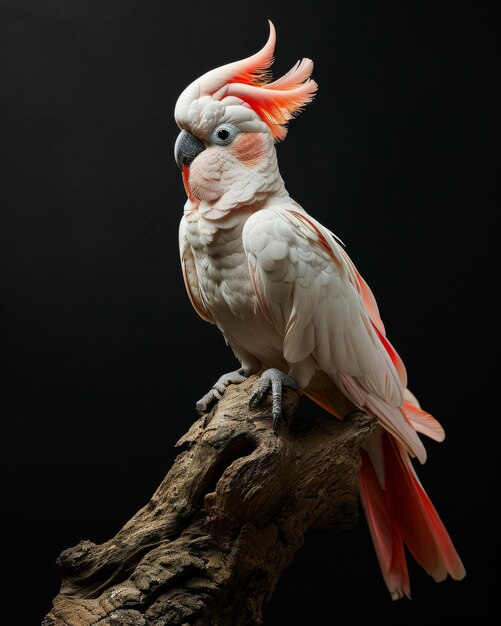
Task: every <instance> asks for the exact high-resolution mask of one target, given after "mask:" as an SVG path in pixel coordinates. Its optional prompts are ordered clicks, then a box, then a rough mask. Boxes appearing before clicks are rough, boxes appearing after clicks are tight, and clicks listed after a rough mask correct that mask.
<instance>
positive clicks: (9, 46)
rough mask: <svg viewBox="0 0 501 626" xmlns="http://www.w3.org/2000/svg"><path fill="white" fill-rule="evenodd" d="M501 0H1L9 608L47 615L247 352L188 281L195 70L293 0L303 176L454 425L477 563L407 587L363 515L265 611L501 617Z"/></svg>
mask: <svg viewBox="0 0 501 626" xmlns="http://www.w3.org/2000/svg"><path fill="white" fill-rule="evenodd" d="M495 4H496V3H494V2H492V3H490V2H479V1H472V2H463V3H458V2H423V1H419V2H402V1H398V2H397V1H396V2H368V3H360V2H355V1H352V0H344V1H334V2H331V3H324V6H323V7H322V6H320V4H315V3H312V2H295V1H291V0H289V2H278V1H270V2H266V3H264V6H260V5H259V3H256V2H255V1H253V2H243V1H242V2H239V3H237V2H236V1H234V2H227V1H226V0H218V2H205V3H195V2H177V3H172V2H167V1H165V0H144V1H139V0H137V1H134V0H120V1H118V0H117V1H113V2H111V1H110V0H93V1H91V0H87V1H85V0H38V1H35V0H32V1H29V0H1V1H0V28H1V39H0V64H1V68H2V74H1V87H0V101H1V106H2V112H1V117H0V125H1V128H0V133H1V136H0V140H1V146H2V159H3V162H2V165H1V172H2V175H3V176H2V178H3V182H2V187H1V212H0V219H1V226H0V228H1V230H0V238H1V242H0V243H1V247H0V253H1V255H2V263H1V294H2V314H3V316H4V321H3V323H2V330H3V331H4V335H5V336H4V339H3V340H2V349H1V351H2V354H3V356H4V357H5V358H6V365H7V371H6V374H5V375H4V379H3V382H4V383H5V390H6V393H5V395H4V396H3V397H4V400H3V402H2V404H3V405H4V407H5V408H4V409H3V410H2V413H3V417H2V422H1V423H2V435H3V436H2V441H3V457H4V461H5V469H4V470H3V476H2V490H3V497H2V500H3V503H4V511H5V512H4V518H3V519H4V521H5V523H6V527H7V530H6V531H4V532H5V533H6V534H5V536H6V538H7V544H8V545H7V551H6V554H7V556H8V557H9V558H7V559H6V560H5V562H4V565H3V570H4V573H5V574H8V576H7V579H6V580H4V582H3V584H2V597H3V602H2V605H3V606H2V611H4V613H3V621H4V623H9V624H16V625H18V624H19V625H24V624H26V625H28V624H38V623H39V622H40V621H41V618H42V616H43V614H44V613H45V612H46V611H47V610H48V609H49V607H50V601H51V599H52V597H53V596H54V595H55V594H56V593H57V590H58V584H59V580H60V579H59V575H58V573H57V572H56V569H55V567H54V561H55V559H56V557H57V556H58V554H59V553H60V552H61V550H63V549H64V548H66V547H69V546H72V545H75V544H76V543H78V541H79V540H81V539H91V540H92V541H95V542H101V541H104V540H106V539H108V538H110V537H111V536H112V535H113V534H114V533H115V532H116V531H117V530H118V529H119V528H120V527H121V525H122V524H123V523H124V522H125V521H126V520H127V519H128V518H129V517H130V516H131V515H132V514H133V513H134V512H135V511H136V510H137V509H138V508H140V507H141V506H142V505H144V504H145V503H146V501H147V500H148V498H149V496H150V495H151V493H152V492H153V490H154V488H155V487H156V485H157V484H158V483H159V482H160V480H161V478H162V477H163V476H164V474H165V472H166V471H167V469H168V468H169V466H170V464H171V462H172V459H173V458H174V450H173V446H174V443H175V442H176V441H177V439H178V438H179V437H180V436H181V435H182V434H183V433H184V432H185V431H186V430H187V428H188V427H189V425H190V424H191V422H192V420H193V419H194V417H195V411H194V402H195V400H196V399H197V398H198V397H200V396H201V395H202V394H203V393H205V391H206V390H207V389H208V387H209V386H210V385H211V384H212V383H213V382H214V380H215V379H216V378H217V377H218V376H219V375H220V374H221V373H223V372H225V371H228V370H229V369H233V368H234V366H235V361H234V359H233V356H232V354H231V352H230V351H229V350H228V349H227V348H226V347H225V345H224V342H223V339H222V337H221V336H220V335H219V333H218V331H217V329H215V328H213V327H211V326H210V325H208V324H204V323H203V322H202V321H201V320H200V319H199V318H198V317H197V316H196V314H195V313H194V312H193V311H192V309H191V306H190V304H189V302H188V299H187V297H186V295H185V291H184V286H183V283H182V278H181V272H180V268H179V261H178V249H177V228H178V223H179V219H180V217H181V211H182V206H183V203H184V192H183V188H182V184H181V181H180V176H179V173H178V171H177V169H176V166H175V164H174V161H173V156H172V151H173V143H174V141H175V137H176V135H177V130H176V127H175V124H174V121H173V116H172V113H173V108H174V104H175V101H176V99H177V96H178V95H179V93H180V92H181V91H182V89H184V87H185V86H186V85H187V84H188V83H189V82H191V81H192V80H193V79H194V78H195V77H197V76H199V75H200V74H201V73H203V72H205V71H207V70H208V69H211V68H212V67H215V66H217V65H221V64H223V63H226V62H229V61H232V60H235V59H236V58H241V57H244V56H247V55H249V54H250V53H252V52H254V51H255V50H257V49H258V48H259V47H260V46H261V45H262V44H263V43H264V41H265V40H266V37H267V25H266V19H267V18H268V17H269V18H271V19H273V20H274V22H275V25H276V27H277V31H278V45H277V52H276V56H277V61H276V64H275V73H276V75H277V76H278V75H280V73H283V72H284V71H286V70H287V69H289V67H290V66H291V65H292V64H293V63H294V62H295V61H296V60H297V59H298V58H301V57H302V56H310V57H312V58H313V59H314V60H315V62H316V69H315V72H314V77H315V79H316V80H317V81H318V83H319V86H320V87H319V92H318V96H317V98H316V100H315V102H314V103H313V104H312V105H311V106H310V107H308V109H307V111H305V112H304V113H303V114H302V115H301V116H300V118H299V119H298V120H296V121H294V122H293V123H292V124H291V127H290V133H289V136H288V137H287V139H286V141H285V143H284V144H282V145H279V146H278V151H279V160H280V164H281V172H282V175H283V177H284V179H285V182H286V186H287V188H288V190H289V191H290V193H291V195H292V196H293V197H294V198H295V199H296V200H297V201H299V202H300V203H301V204H302V205H303V206H304V207H305V208H306V210H307V211H308V212H310V213H311V214H313V215H314V216H316V217H317V218H318V219H320V220H321V221H322V222H323V223H324V224H325V225H326V226H328V227H330V228H331V229H332V230H334V231H335V232H336V233H337V234H338V235H339V236H340V237H341V238H342V239H343V240H344V241H345V243H346V245H347V250H348V252H349V254H350V256H351V257H352V259H353V260H354V261H355V263H356V264H357V266H358V268H359V270H360V271H361V273H362V274H363V275H364V276H365V278H366V280H367V281H368V282H369V284H370V285H371V286H372V288H373V290H374V292H375V294H376V297H377V299H378V302H379V305H380V309H381V312H382V316H383V320H384V321H385V324H386V327H387V331H388V335H389V338H390V340H391V341H392V342H393V343H394V345H395V346H396V347H397V349H398V350H399V352H400V354H401V355H402V357H403V359H404V361H405V362H406V365H407V368H408V371H409V379H410V382H409V384H410V388H411V389H412V390H413V391H414V392H415V393H416V395H417V396H418V397H419V398H420V400H421V402H422V404H423V405H424V407H425V408H427V409H428V410H430V411H431V412H433V413H434V414H435V415H436V416H437V417H438V418H439V419H440V420H441V421H442V423H443V425H444V426H445V428H446V431H447V434H448V437H447V439H446V441H445V443H443V444H442V445H438V444H434V443H433V442H431V443H430V444H429V445H428V446H427V447H428V451H429V461H428V463H427V464H426V466H425V467H423V468H421V469H420V476H421V477H422V480H423V482H424V484H425V486H426V488H427V490H428V492H429V494H430V495H431V497H432V499H433V500H434V502H435V504H436V506H437V508H438V510H439V511H440V513H441V515H442V517H443V519H444V521H445V522H446V525H447V526H448V528H449V530H450V532H451V535H452V536H453V538H454V540H455V543H456V545H457V548H458V550H459V552H460V553H461V555H462V557H463V559H464V562H465V565H466V568H467V570H468V576H467V578H466V579H465V580H464V581H463V582H461V583H454V582H452V581H450V580H449V581H447V582H445V583H442V584H440V585H436V584H435V583H434V582H433V581H432V580H431V579H430V578H429V577H428V576H427V575H426V574H425V573H423V572H422V571H421V570H420V569H419V568H417V567H415V566H414V564H412V565H411V575H412V580H411V583H412V590H413V600H412V602H408V601H402V602H399V603H392V602H391V601H390V599H389V596H388V594H387V592H386V589H385V586H384V584H383V581H382V579H381V577H380V574H379V570H378V566H377V562H376V559H375V556H374V552H373V549H372V546H371V542H370V538H369V534H368V531H367V528H366V526H365V521H363V520H361V521H360V523H359V524H358V525H357V527H356V528H354V529H353V530H352V531H350V532H347V533H344V534H343V535H339V536H332V535H329V534H313V535H311V536H310V537H308V538H307V540H306V544H305V547H304V548H303V549H302V550H301V551H300V552H299V553H298V555H297V557H296V559H295V561H294V563H293V564H292V565H291V566H290V568H289V569H288V570H287V571H286V572H285V573H284V575H283V577H282V579H281V580H280V582H279V585H278V587H277V589H276V592H275V594H274V597H273V600H272V601H271V603H270V605H269V607H268V609H267V612H266V614H265V624H266V625H267V626H272V625H276V626H278V625H282V624H288V625H299V624H325V623H343V622H344V621H347V620H348V619H350V621H352V622H353V623H357V624H383V623H384V624H414V623H416V624H417V623H420V624H421V623H425V622H427V623H453V622H454V623H457V622H462V621H464V622H465V623H466V622H471V620H472V619H476V621H477V623H479V622H480V623H482V622H483V619H482V616H485V615H487V612H488V610H489V609H492V605H493V601H494V599H495V598H494V593H495V585H496V582H495V581H496V575H495V563H496V541H495V539H496V534H497V526H498V524H497V519H496V516H495V515H494V513H493V511H492V510H491V503H492V502H493V501H495V499H496V493H498V492H499V489H498V485H497V483H496V470H497V458H496V453H495V449H494V447H493V448H492V451H491V450H490V449H489V448H490V445H491V444H493V445H494V444H495V443H496V436H497V425H496V422H497V419H498V416H497V414H496V413H497V407H498V405H499V401H498V399H497V393H498V387H499V383H496V379H495V378H494V376H493V374H494V367H495V359H494V356H495V337H496V333H495V327H496V326H497V318H498V311H497V307H496V306H495V305H494V297H495V291H496V288H497V285H496V280H495V278H494V275H493V274H490V270H489V267H490V266H492V263H493V260H491V258H492V259H494V258H495V256H496V253H497V252H498V249H499V244H498V238H497V236H495V235H496V233H495V232H494V225H493V223H491V224H489V222H488V215H489V211H490V210H492V209H493V208H494V206H495V205H494V202H495V200H494V191H493V190H494V185H493V177H494V173H495V172H497V165H496V164H495V159H494V155H495V154H496V151H495V150H494V148H495V144H494V140H493V135H494V133H495V130H496V125H497V110H496V107H495V105H494V99H493V86H494V84H495V83H496V81H497V80H498V66H497V63H496V62H495V61H496V59H495V39H496V37H497V36H498V33H497V25H498V22H497V20H496V16H495V15H494V10H493V9H494V6H495ZM491 237H492V238H491ZM303 410H307V409H306V407H305V408H304V409H303ZM16 603H20V604H17V609H16V614H17V617H16V618H12V619H11V621H10V622H9V621H7V622H6V621H5V619H6V618H5V611H9V610H10V609H13V607H15V606H16Z"/></svg>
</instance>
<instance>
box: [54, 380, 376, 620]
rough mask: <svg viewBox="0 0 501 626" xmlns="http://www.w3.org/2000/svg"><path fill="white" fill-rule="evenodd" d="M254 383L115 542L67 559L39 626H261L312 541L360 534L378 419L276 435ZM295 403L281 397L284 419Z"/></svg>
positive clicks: (195, 432) (191, 442)
mask: <svg viewBox="0 0 501 626" xmlns="http://www.w3.org/2000/svg"><path fill="white" fill-rule="evenodd" d="M255 380H256V379H255V377H253V378H251V379H249V380H248V381H246V382H245V383H242V384H241V385H238V386H234V385H231V386H230V387H228V389H227V391H226V393H225V395H224V398H223V400H222V401H220V402H219V404H218V405H217V406H216V407H215V408H214V410H213V411H212V412H211V413H210V414H208V415H206V416H205V418H200V419H199V420H198V421H197V422H196V423H195V424H193V426H192V427H191V429H190V430H189V431H188V433H187V434H186V435H185V436H184V437H182V439H181V440H180V441H179V442H178V444H177V445H178V446H180V447H182V448H183V451H181V452H180V454H179V455H178V457H177V459H176V461H175V463H174V465H173V467H172V469H171V470H170V471H169V473H168V474H167V476H166V477H165V479H164V480H163V482H162V484H161V485H160V487H159V488H158V490H157V491H156V492H155V494H154V495H153V497H152V498H151V500H150V502H149V503H148V504H147V505H146V506H145V507H144V508H143V509H141V510H140V511H139V512H138V513H137V514H136V515H134V517H133V518H132V519H131V520H130V521H129V522H128V523H127V524H126V525H125V526H124V527H123V528H122V530H120V532H119V533H118V534H117V535H116V536H115V537H114V538H113V539H110V540H109V541H107V542H106V543H104V544H102V545H96V544H94V543H92V542H90V541H82V542H81V543H80V544H79V545H77V546H76V547H74V548H70V549H68V550H65V551H64V552H63V553H62V554H61V556H60V557H59V559H58V561H57V564H58V567H59V569H60V572H61V574H62V576H63V583H62V587H61V591H60V593H59V595H58V596H57V597H56V598H55V599H54V602H53V609H52V610H51V611H50V613H49V614H48V615H47V617H46V618H45V620H44V622H43V626H91V625H93V626H167V625H169V626H171V625H172V626H175V625H179V626H187V625H190V626H205V625H217V626H239V625H247V624H250V625H252V624H260V623H261V621H262V612H263V608H264V606H265V605H266V603H267V602H268V601H269V599H270V597H271V595H272V592H273V589H274V587H275V585H276V582H277V580H278V578H279V576H280V574H281V573H282V571H283V570H284V568H285V567H286V566H287V565H288V564H289V563H290V562H291V560H292V558H293V556H294V554H295V553H296V551H297V550H298V548H299V547H300V546H301V545H302V544H303V540H304V534H305V533H306V531H308V530H309V529H313V528H332V529H334V530H336V531H339V530H344V529H346V528H349V527H350V526H352V525H353V524H354V523H355V522H356V520H357V518H358V503H357V472H358V468H359V463H360V460H359V453H358V451H359V447H360V445H361V443H362V442H363V441H364V439H365V438H366V437H367V436H368V434H369V433H370V432H371V430H372V428H373V427H374V421H373V419H372V418H370V417H368V416H367V415H365V414H364V413H362V412H359V413H354V414H352V415H350V416H349V417H348V418H347V419H345V420H344V421H343V422H340V421H337V420H335V419H328V418H325V419H322V418H318V419H317V420H316V421H315V422H314V423H313V424H312V425H310V426H309V427H308V428H305V427H303V428H294V427H292V428H290V429H289V428H288V427H287V425H286V424H285V423H282V424H281V425H280V426H279V428H278V430H277V431H276V432H274V431H273V430H272V428H271V423H270V418H269V413H270V407H269V405H268V404H266V403H264V404H263V406H261V407H259V408H252V409H250V408H249V406H248V403H249V398H250V395H251V391H252V387H253V384H254V383H255ZM297 403H298V395H297V394H296V392H294V391H292V390H290V389H287V390H285V399H284V413H285V415H288V416H289V418H291V417H292V415H293V413H294V411H295V409H296V406H297ZM319 412H320V411H319ZM292 425H294V422H293V424H292Z"/></svg>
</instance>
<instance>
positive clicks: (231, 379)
mask: <svg viewBox="0 0 501 626" xmlns="http://www.w3.org/2000/svg"><path fill="white" fill-rule="evenodd" d="M246 379H247V376H245V374H244V370H243V368H240V369H239V370H235V371H234V372H228V373H227V374H223V375H222V376H221V377H220V378H219V379H218V380H217V381H216V382H215V383H214V385H213V386H212V389H211V390H210V391H208V392H207V393H206V394H205V396H203V397H202V398H200V400H199V401H198V402H197V403H196V405H195V406H196V410H197V412H198V413H199V415H203V414H204V413H207V411H208V410H209V408H210V406H211V405H212V404H214V403H216V402H219V400H221V398H222V397H223V395H224V392H225V391H226V387H227V386H228V385H230V384H238V383H242V382H243V381H244V380H246Z"/></svg>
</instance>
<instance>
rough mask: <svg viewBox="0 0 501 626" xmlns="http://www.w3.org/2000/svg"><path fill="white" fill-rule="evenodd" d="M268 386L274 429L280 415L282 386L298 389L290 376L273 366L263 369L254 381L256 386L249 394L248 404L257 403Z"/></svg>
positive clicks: (253, 404)
mask: <svg viewBox="0 0 501 626" xmlns="http://www.w3.org/2000/svg"><path fill="white" fill-rule="evenodd" d="M270 387H271V402H272V404H271V423H272V426H273V429H275V428H276V427H277V424H278V420H279V419H280V417H281V415H282V387H290V388H291V389H298V385H297V383H296V381H295V380H294V379H293V378H292V376H289V375H288V374H284V372H281V371H280V370H277V369H275V368H271V369H268V370H265V371H264V372H263V373H262V374H261V376H260V378H259V380H258V381H257V383H256V388H255V390H254V393H253V394H252V396H251V399H250V400H249V404H250V405H251V406H255V405H256V404H259V403H260V402H261V401H262V399H263V398H264V396H265V395H266V393H267V392H268V390H269V388H270Z"/></svg>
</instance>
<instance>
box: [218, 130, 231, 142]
mask: <svg viewBox="0 0 501 626" xmlns="http://www.w3.org/2000/svg"><path fill="white" fill-rule="evenodd" d="M216 135H217V138H218V139H220V140H221V141H226V140H227V139H228V137H229V136H230V131H229V130H228V129H227V128H220V129H219V130H218V131H217V133H216Z"/></svg>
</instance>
